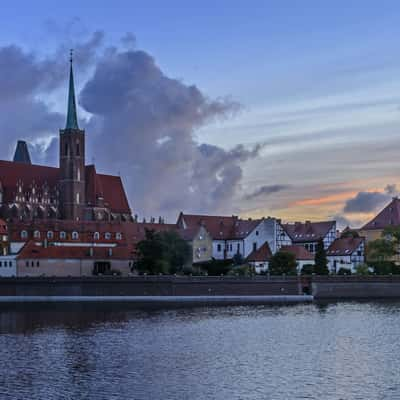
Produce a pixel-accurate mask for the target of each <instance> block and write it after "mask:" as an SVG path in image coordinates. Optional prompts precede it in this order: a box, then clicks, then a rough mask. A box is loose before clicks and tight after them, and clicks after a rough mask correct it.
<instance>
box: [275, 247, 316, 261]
mask: <svg viewBox="0 0 400 400" xmlns="http://www.w3.org/2000/svg"><path fill="white" fill-rule="evenodd" d="M280 251H283V252H285V253H292V254H294V256H295V257H296V260H310V261H311V260H314V256H313V255H312V254H311V253H310V252H309V251H308V250H307V249H306V248H305V247H304V246H301V245H299V246H296V245H290V246H282V247H281V248H280Z"/></svg>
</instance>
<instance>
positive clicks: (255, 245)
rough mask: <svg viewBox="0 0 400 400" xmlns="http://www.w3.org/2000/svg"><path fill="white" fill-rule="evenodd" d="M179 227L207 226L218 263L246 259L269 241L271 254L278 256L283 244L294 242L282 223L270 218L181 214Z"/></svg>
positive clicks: (213, 254) (213, 252) (178, 222)
mask: <svg viewBox="0 0 400 400" xmlns="http://www.w3.org/2000/svg"><path fill="white" fill-rule="evenodd" d="M177 226H178V228H180V229H193V228H196V227H198V226H204V227H205V228H206V230H207V231H208V232H209V234H210V236H211V238H212V241H213V251H212V257H213V258H215V259H216V260H225V259H232V258H233V257H234V256H235V255H236V254H240V255H241V256H242V257H243V259H246V258H247V257H248V256H249V255H250V254H251V253H253V252H255V251H256V250H257V249H259V248H260V247H261V246H262V245H263V244H264V243H265V242H268V245H269V247H270V249H271V251H272V253H275V252H276V251H277V250H278V249H279V247H280V246H281V245H282V243H291V241H290V238H289V237H288V235H287V234H286V233H285V232H284V231H283V229H282V227H281V225H280V223H279V220H277V219H275V218H270V217H268V218H261V219H251V218H249V219H240V218H239V217H237V216H235V215H233V216H218V215H198V214H184V213H182V212H181V213H180V215H179V217H178V221H177ZM278 238H279V241H278Z"/></svg>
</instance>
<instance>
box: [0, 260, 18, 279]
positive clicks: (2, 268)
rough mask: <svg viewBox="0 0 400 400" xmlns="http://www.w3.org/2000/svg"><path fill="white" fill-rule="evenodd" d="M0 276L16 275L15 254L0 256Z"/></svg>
mask: <svg viewBox="0 0 400 400" xmlns="http://www.w3.org/2000/svg"><path fill="white" fill-rule="evenodd" d="M0 276H6V277H9V276H17V261H16V259H15V256H1V257H0Z"/></svg>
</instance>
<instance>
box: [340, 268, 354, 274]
mask: <svg viewBox="0 0 400 400" xmlns="http://www.w3.org/2000/svg"><path fill="white" fill-rule="evenodd" d="M337 274H338V275H351V269H350V268H345V267H340V268H339V270H338V272H337Z"/></svg>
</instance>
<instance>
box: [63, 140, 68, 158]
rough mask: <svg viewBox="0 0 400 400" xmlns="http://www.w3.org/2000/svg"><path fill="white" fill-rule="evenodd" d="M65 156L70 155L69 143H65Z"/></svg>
mask: <svg viewBox="0 0 400 400" xmlns="http://www.w3.org/2000/svg"><path fill="white" fill-rule="evenodd" d="M64 154H65V155H66V156H67V155H68V143H65V147H64Z"/></svg>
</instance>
